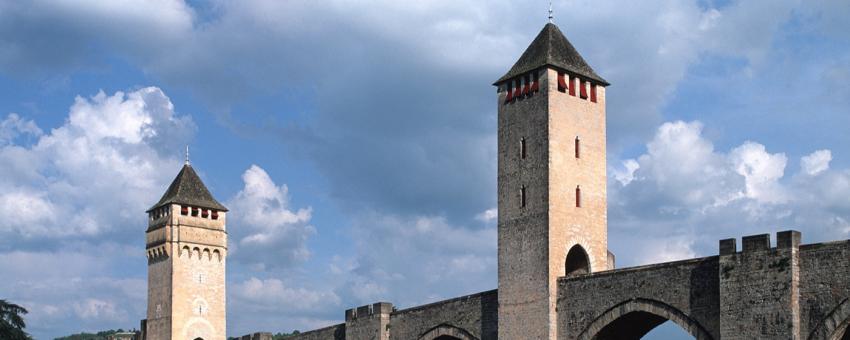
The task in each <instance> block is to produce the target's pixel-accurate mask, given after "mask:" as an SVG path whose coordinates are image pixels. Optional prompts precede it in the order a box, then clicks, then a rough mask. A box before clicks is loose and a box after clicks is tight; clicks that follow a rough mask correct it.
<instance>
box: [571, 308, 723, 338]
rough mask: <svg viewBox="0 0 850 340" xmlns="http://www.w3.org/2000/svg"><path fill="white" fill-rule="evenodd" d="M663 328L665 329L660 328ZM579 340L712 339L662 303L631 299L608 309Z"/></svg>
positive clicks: (698, 326) (687, 318) (678, 312)
mask: <svg viewBox="0 0 850 340" xmlns="http://www.w3.org/2000/svg"><path fill="white" fill-rule="evenodd" d="M668 321H672V322H668ZM665 322H666V323H667V324H665ZM662 324H664V326H661V325H662ZM673 325H675V326H673ZM659 326H661V327H659ZM578 338H579V339H581V340H637V339H653V338H654V339H659V338H660V339H697V340H706V339H708V340H710V339H712V337H711V335H709V333H708V332H707V331H706V330H705V329H704V328H703V327H702V326H701V325H700V324H699V323H697V322H696V321H694V320H693V319H691V318H690V317H688V316H687V315H685V314H684V313H682V312H681V311H679V310H677V309H675V308H673V307H671V306H669V305H667V304H665V303H663V302H660V301H655V300H649V299H633V300H629V301H626V302H623V303H621V304H618V305H616V306H614V307H612V308H610V309H608V311H606V312H605V313H603V314H602V315H600V316H598V317H597V318H596V319H595V320H594V321H593V322H591V324H590V326H588V327H587V328H586V329H585V330H584V331H583V332H581V334H580V335H579V337H578Z"/></svg>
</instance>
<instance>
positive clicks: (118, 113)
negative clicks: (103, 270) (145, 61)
mask: <svg viewBox="0 0 850 340" xmlns="http://www.w3.org/2000/svg"><path fill="white" fill-rule="evenodd" d="M7 123H8V124H7ZM3 126H4V127H5V126H14V131H22V132H26V133H28V134H29V135H32V136H35V137H38V138H37V140H35V141H34V142H33V143H31V144H29V145H27V144H19V143H16V142H14V139H7V140H8V141H9V142H8V143H7V144H6V145H3V146H0V163H1V164H2V165H3V166H2V168H0V174H2V176H0V177H2V178H0V189H2V190H0V191H2V192H0V202H3V203H4V204H3V205H2V208H0V219H2V220H4V221H6V222H4V223H3V224H0V233H3V234H5V235H6V236H7V239H8V240H14V239H16V238H17V237H25V238H29V237H43V236H46V237H61V236H75V235H76V236H85V235H96V234H99V233H102V232H105V231H114V232H119V233H120V232H121V231H129V230H124V229H121V228H128V227H133V226H136V225H138V223H137V222H138V221H139V219H138V216H139V214H140V212H142V211H144V210H145V209H146V208H147V206H148V205H149V204H151V202H153V201H154V200H155V199H156V198H155V197H156V195H157V194H159V193H160V192H159V191H161V190H162V187H163V183H167V180H168V178H169V177H170V176H172V175H173V173H174V171H175V170H174V169H178V168H179V163H178V161H177V160H176V158H175V157H174V156H175V154H176V153H177V152H178V151H177V150H179V148H177V146H176V145H175V144H176V143H182V142H183V141H184V140H185V139H186V138H191V136H192V135H193V133H194V129H195V127H194V123H193V122H192V120H191V118H189V117H187V116H179V115H177V114H175V113H174V107H173V105H172V104H171V101H170V100H169V99H168V97H167V96H166V95H165V94H164V93H163V92H162V91H161V90H160V89H158V88H156V87H147V88H142V89H139V90H135V91H131V92H129V93H124V92H116V93H115V94H113V95H111V96H108V95H106V94H105V93H103V92H100V93H98V94H97V95H95V96H93V97H90V98H83V97H77V98H76V99H75V100H74V104H73V105H72V106H71V108H70V111H69V113H68V120H67V121H66V122H65V124H64V125H62V126H60V127H58V128H55V129H52V130H51V131H50V132H49V133H42V132H41V129H40V128H39V127H38V126H36V125H35V124H34V123H33V122H32V121H28V120H22V119H21V118H19V117H18V116H17V115H15V114H10V115H8V116H7V117H6V119H5V120H4V124H3ZM4 130H7V129H4ZM175 136H184V137H182V138H176V137H175ZM105 179H108V180H105ZM115 192H122V193H123V194H122V195H117V196H116V195H114V193H115Z"/></svg>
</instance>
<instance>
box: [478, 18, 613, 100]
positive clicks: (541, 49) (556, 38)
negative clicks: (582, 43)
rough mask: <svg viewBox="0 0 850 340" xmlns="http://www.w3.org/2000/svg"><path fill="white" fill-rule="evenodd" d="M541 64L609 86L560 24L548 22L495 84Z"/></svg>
mask: <svg viewBox="0 0 850 340" xmlns="http://www.w3.org/2000/svg"><path fill="white" fill-rule="evenodd" d="M541 66H553V67H554V68H556V69H561V70H564V71H567V72H571V73H574V74H578V75H580V76H584V77H587V78H590V79H592V80H595V81H597V82H599V83H600V84H601V85H602V86H608V85H610V84H608V82H607V81H605V79H602V77H600V76H599V75H598V74H596V72H594V71H593V69H592V68H591V67H590V65H588V64H587V62H586V61H584V58H582V57H581V55H580V54H578V51H576V48H575V47H573V44H571V43H570V41H569V40H567V38H566V37H565V36H564V33H561V30H560V29H558V26H555V24H553V23H548V24H546V26H544V27H543V30H541V31H540V33H539V34H537V37H536V38H534V41H532V42H531V45H528V48H526V49H525V52H523V53H522V56H521V57H519V60H517V62H516V64H514V66H513V67H511V70H510V71H508V73H507V74H505V75H504V76H502V77H501V78H499V80H497V81H496V82H495V83H493V85H498V84H500V83H502V82H503V81H505V80H508V79H511V78H513V77H516V76H519V75H521V74H523V73H526V72H529V71H532V70H534V69H537V68H539V67H541Z"/></svg>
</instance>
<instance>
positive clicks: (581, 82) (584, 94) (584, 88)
mask: <svg viewBox="0 0 850 340" xmlns="http://www.w3.org/2000/svg"><path fill="white" fill-rule="evenodd" d="M578 86H579V88H580V90H581V99H587V82H586V81H584V79H579V85H578Z"/></svg>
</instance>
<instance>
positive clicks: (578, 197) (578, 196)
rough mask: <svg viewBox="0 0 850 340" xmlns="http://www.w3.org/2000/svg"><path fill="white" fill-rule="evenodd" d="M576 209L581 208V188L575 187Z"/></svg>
mask: <svg viewBox="0 0 850 340" xmlns="http://www.w3.org/2000/svg"><path fill="white" fill-rule="evenodd" d="M576 208H581V186H580V185H577V186H576Z"/></svg>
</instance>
